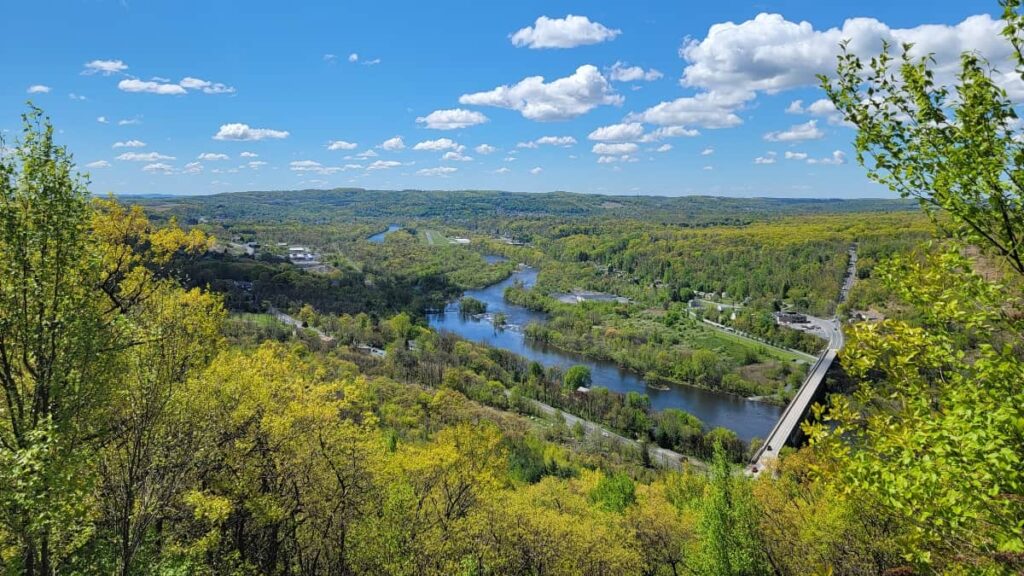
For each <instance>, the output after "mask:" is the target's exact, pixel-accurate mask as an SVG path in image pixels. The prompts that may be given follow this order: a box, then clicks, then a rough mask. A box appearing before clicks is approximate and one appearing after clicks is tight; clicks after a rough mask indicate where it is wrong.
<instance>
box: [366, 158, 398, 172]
mask: <svg viewBox="0 0 1024 576" xmlns="http://www.w3.org/2000/svg"><path fill="white" fill-rule="evenodd" d="M401 165H402V163H401V162H396V161H395V160H377V161H376V162H374V163H373V164H370V165H369V166H367V167H366V169H367V170H387V169H388V168H397V167H399V166H401Z"/></svg>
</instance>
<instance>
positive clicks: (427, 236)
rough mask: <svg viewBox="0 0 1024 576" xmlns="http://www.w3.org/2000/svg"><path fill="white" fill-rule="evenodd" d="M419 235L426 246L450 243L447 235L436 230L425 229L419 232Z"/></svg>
mask: <svg viewBox="0 0 1024 576" xmlns="http://www.w3.org/2000/svg"><path fill="white" fill-rule="evenodd" d="M420 237H421V238H423V241H424V242H426V243H427V245H428V246H438V245H441V246H444V245H447V244H449V243H450V240H449V239H448V237H447V236H445V235H444V234H442V233H440V232H438V231H437V230H431V229H425V230H423V231H422V233H421V234H420Z"/></svg>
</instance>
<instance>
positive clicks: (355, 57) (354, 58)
mask: <svg viewBox="0 0 1024 576" xmlns="http://www.w3.org/2000/svg"><path fill="white" fill-rule="evenodd" d="M348 61H349V62H352V63H353V64H354V63H356V62H359V54H356V53H355V52H353V53H351V54H349V55H348Z"/></svg>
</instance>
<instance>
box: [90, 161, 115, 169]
mask: <svg viewBox="0 0 1024 576" xmlns="http://www.w3.org/2000/svg"><path fill="white" fill-rule="evenodd" d="M85 167H86V168H110V162H107V161H106V160H97V161H95V162H89V163H88V164H86V165H85Z"/></svg>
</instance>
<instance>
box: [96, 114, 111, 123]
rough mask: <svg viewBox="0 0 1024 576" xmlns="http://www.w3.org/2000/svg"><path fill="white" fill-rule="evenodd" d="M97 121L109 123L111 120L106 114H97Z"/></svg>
mask: <svg viewBox="0 0 1024 576" xmlns="http://www.w3.org/2000/svg"><path fill="white" fill-rule="evenodd" d="M96 121H97V122H99V123H100V124H107V123H108V122H109V120H107V117H106V116H97V117H96Z"/></svg>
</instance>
